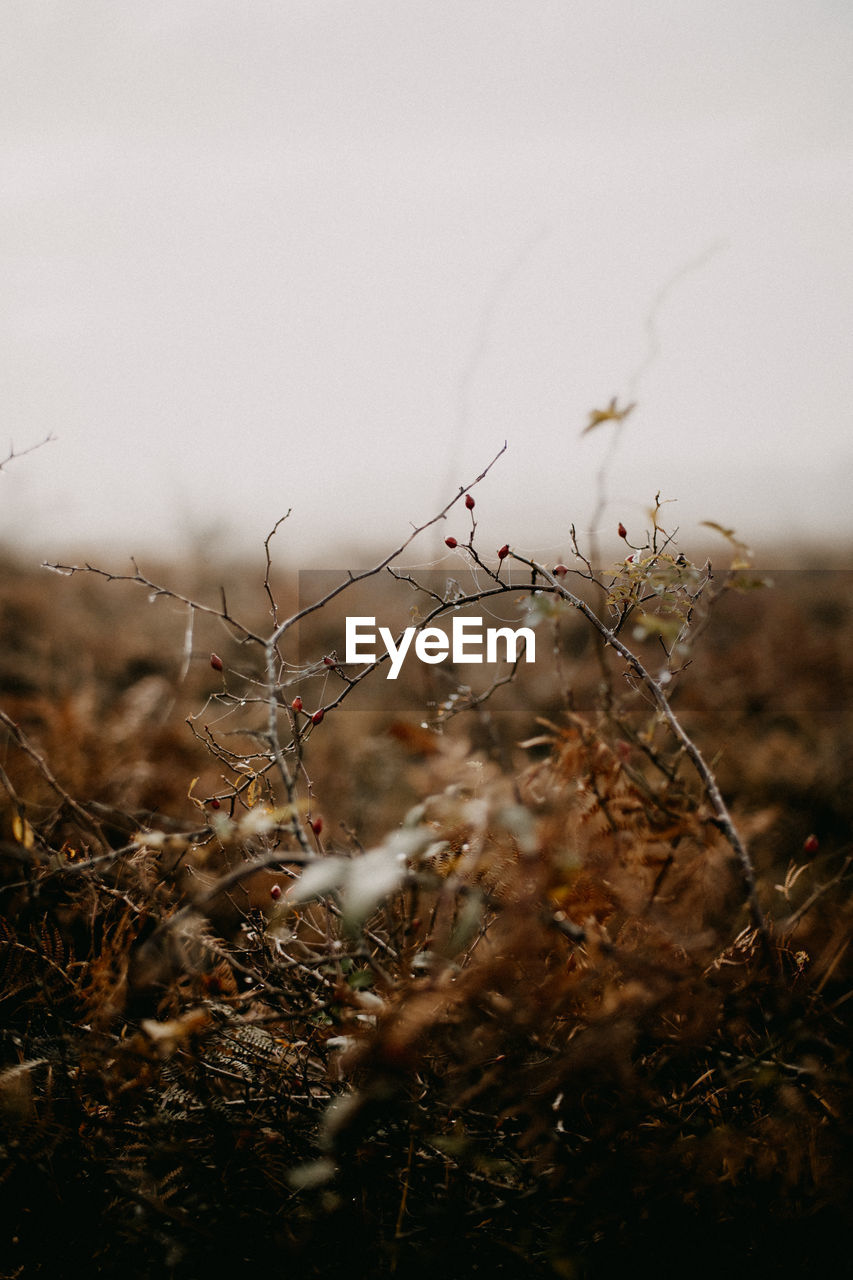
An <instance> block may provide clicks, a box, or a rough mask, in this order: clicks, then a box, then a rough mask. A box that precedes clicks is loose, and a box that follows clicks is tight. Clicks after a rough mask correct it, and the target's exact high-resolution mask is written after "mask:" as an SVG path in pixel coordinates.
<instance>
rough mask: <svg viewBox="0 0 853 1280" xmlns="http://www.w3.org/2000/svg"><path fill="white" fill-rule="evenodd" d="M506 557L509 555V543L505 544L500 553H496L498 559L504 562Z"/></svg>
mask: <svg viewBox="0 0 853 1280" xmlns="http://www.w3.org/2000/svg"><path fill="white" fill-rule="evenodd" d="M508 555H509V543H508V542H505V543H504V544H503V546H502V547H501V549H500V551H499V552H498V559H499V560H506V558H507V556H508Z"/></svg>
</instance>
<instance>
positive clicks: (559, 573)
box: [551, 564, 569, 578]
mask: <svg viewBox="0 0 853 1280" xmlns="http://www.w3.org/2000/svg"><path fill="white" fill-rule="evenodd" d="M551 572H552V573H553V575H554V577H555V578H565V576H566V574H567V573H568V572H569V570H568V567H567V566H566V565H564V564H555V565H554V568H553V569H552V570H551Z"/></svg>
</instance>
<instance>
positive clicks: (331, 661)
mask: <svg viewBox="0 0 853 1280" xmlns="http://www.w3.org/2000/svg"><path fill="white" fill-rule="evenodd" d="M336 665H337V664H336V663H335V660H334V658H324V659H323V666H325V667H334V666H336Z"/></svg>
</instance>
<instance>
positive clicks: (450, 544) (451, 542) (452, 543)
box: [444, 538, 459, 551]
mask: <svg viewBox="0 0 853 1280" xmlns="http://www.w3.org/2000/svg"><path fill="white" fill-rule="evenodd" d="M444 541H445V544H446V545H447V546H448V547H450V550H451V551H452V550H453V548H454V547H458V546H459V543H458V542H457V541H456V539H455V538H445V539H444Z"/></svg>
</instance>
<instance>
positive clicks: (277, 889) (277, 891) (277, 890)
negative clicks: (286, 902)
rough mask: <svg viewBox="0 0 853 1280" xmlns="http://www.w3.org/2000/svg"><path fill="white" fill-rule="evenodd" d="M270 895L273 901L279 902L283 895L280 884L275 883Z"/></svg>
mask: <svg viewBox="0 0 853 1280" xmlns="http://www.w3.org/2000/svg"><path fill="white" fill-rule="evenodd" d="M270 897H271V898H272V900H273V902H278V900H279V898H280V897H281V885H280V884H274V885H273V886H272V888H271V889H270Z"/></svg>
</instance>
